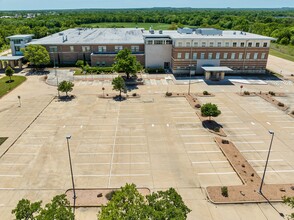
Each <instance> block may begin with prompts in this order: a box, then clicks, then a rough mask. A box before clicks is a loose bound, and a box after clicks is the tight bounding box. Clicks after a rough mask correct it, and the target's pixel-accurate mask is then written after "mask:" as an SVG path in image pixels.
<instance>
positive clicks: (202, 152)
mask: <svg viewBox="0 0 294 220" xmlns="http://www.w3.org/2000/svg"><path fill="white" fill-rule="evenodd" d="M31 80H33V79H28V83H30V82H31ZM34 83H36V84H38V83H39V84H38V85H39V87H35V89H42V93H40V95H38V96H36V94H35V93H34V92H33V89H32V91H31V93H27V94H26V95H25V97H24V103H23V107H22V108H19V107H17V105H16V104H11V105H10V107H9V108H8V109H6V110H5V111H4V110H3V111H1V112H0V117H1V121H2V120H3V118H6V117H8V116H10V117H11V118H10V121H9V123H6V124H3V123H1V125H0V131H1V132H2V133H4V132H5V131H7V130H13V128H15V127H16V128H15V131H14V133H13V135H12V134H10V133H6V134H7V135H12V136H11V137H12V138H11V139H13V140H15V143H13V141H11V142H9V143H8V142H7V143H5V144H4V145H2V146H1V147H0V149H1V152H4V148H6V149H7V148H8V147H9V144H12V145H11V147H10V148H9V150H8V151H7V152H6V153H5V154H3V156H2V157H1V159H0V213H1V218H2V219H12V218H13V216H12V215H11V214H10V212H11V210H12V209H13V208H14V207H15V206H16V204H17V201H18V200H20V199H21V198H23V197H26V198H29V199H32V200H33V201H36V200H39V199H42V200H44V202H48V201H49V200H50V199H51V198H52V197H53V195H55V194H60V193H64V192H65V190H67V189H69V188H71V180H70V171H69V162H68V154H67V145H66V136H67V135H71V139H70V141H69V143H70V148H71V152H72V161H73V171H74V179H75V183H76V187H77V188H112V187H120V186H122V185H124V184H125V183H127V182H128V183H130V182H133V183H135V184H136V185H137V186H140V187H148V188H150V189H151V191H156V190H161V189H167V188H169V187H174V188H176V189H177V190H178V192H179V193H180V194H181V195H182V197H183V199H184V200H185V202H186V204H187V205H188V206H189V208H191V209H192V212H191V213H190V214H189V219H250V218H252V219H253V218H254V219H269V218H270V219H280V218H281V217H280V216H279V215H278V214H277V212H276V211H275V210H274V209H273V208H272V207H271V206H270V205H268V204H248V205H218V206H217V205H213V204H211V203H209V202H208V201H207V199H206V192H205V187H206V186H218V185H224V186H228V185H239V184H242V183H241V181H240V179H239V178H238V176H237V174H236V173H235V172H234V170H233V169H232V167H231V166H230V164H229V163H228V161H227V159H226V158H225V156H224V155H223V154H222V153H221V150H220V149H219V148H218V146H217V145H216V144H215V142H214V140H213V137H214V135H213V134H212V133H210V132H208V131H206V130H205V129H203V127H202V124H201V122H200V120H199V118H198V117H197V116H196V114H195V111H194V110H193V109H192V108H191V106H190V105H189V103H188V102H187V101H186V99H185V98H182V97H179V98H165V97H164V93H165V91H166V89H167V85H152V86H150V85H147V86H142V87H139V88H138V89H137V90H136V91H135V92H137V93H139V94H141V98H130V99H128V100H126V101H122V102H117V101H114V100H111V99H100V98H98V96H97V95H98V93H100V91H101V88H102V86H103V85H101V84H99V83H98V84H97V85H93V86H90V87H89V86H88V85H86V84H85V85H84V84H82V83H80V84H79V83H77V84H76V85H75V88H74V92H73V93H74V94H75V95H76V98H75V99H73V100H72V101H69V102H59V101H57V100H56V99H55V100H53V101H52V102H50V101H51V100H52V99H51V98H52V97H53V96H54V95H55V93H56V92H55V90H53V89H51V90H48V92H47V93H48V94H46V91H47V89H48V88H47V86H44V85H43V84H44V83H43V82H41V81H34ZM28 86H29V85H28ZM42 86H43V87H42ZM40 87H41V88H40ZM247 88H248V90H249V89H250V90H256V91H259V90H261V89H264V90H265V91H268V89H271V90H274V91H276V90H279V89H280V87H278V86H274V85H265V86H250V85H248V86H247ZM26 89H27V88H26V85H23V86H22V87H20V88H18V89H17V90H15V91H13V93H12V95H11V96H7V97H5V98H4V99H2V100H0V103H1V106H3V105H2V103H10V102H13V100H14V99H13V96H14V95H15V94H17V93H19V92H21V91H22V90H24V91H26ZM168 89H169V90H170V91H177V92H179V91H182V92H183V91H184V92H185V91H186V89H187V85H182V86H180V85H169V88H168ZM191 89H192V90H191V91H192V92H199V91H203V90H208V91H212V92H214V93H215V97H206V98H203V97H202V98H199V99H200V101H201V102H202V103H206V102H212V103H215V104H217V105H218V106H219V108H220V110H221V111H222V114H221V115H220V116H219V117H218V118H217V119H216V120H217V121H218V122H219V123H221V124H222V125H223V127H224V129H225V131H226V133H227V134H228V138H229V139H230V140H232V141H233V142H234V144H235V145H236V146H237V147H238V149H239V150H240V151H241V152H242V154H243V155H244V156H245V157H246V159H248V161H249V162H250V164H251V165H252V166H253V167H254V168H255V169H256V171H257V172H258V174H260V175H261V174H262V171H263V168H264V164H265V158H266V154H267V150H268V147H269V142H270V137H271V136H270V135H269V134H268V130H274V131H275V139H274V142H273V148H272V153H271V157H270V161H269V167H268V172H267V175H266V179H265V182H266V183H293V182H294V175H293V173H294V168H293V167H294V161H293V159H292V158H293V156H294V148H293V146H294V145H293V144H294V126H293V120H294V119H293V118H291V117H290V116H288V115H287V114H285V113H284V112H282V111H280V110H278V109H277V108H275V107H274V106H273V105H271V104H269V103H267V102H266V101H264V100H263V99H261V98H259V97H257V96H256V97H240V96H239V95H238V94H236V92H238V91H239V86H238V85H236V86H234V85H230V86H208V85H206V84H205V83H197V84H193V85H192V87H191ZM283 89H284V88H283ZM287 89H288V90H289V91H290V92H293V91H294V89H293V88H292V86H291V85H288V87H287ZM106 92H109V93H111V92H113V91H111V86H110V85H106ZM31 97H35V99H32V98H31ZM289 97H291V93H290V95H289ZM289 100H290V99H289ZM289 100H288V99H285V100H284V103H285V104H287V102H289ZM41 103H42V105H41ZM29 106H34V108H32V107H29ZM33 109H34V110H35V111H33ZM42 110H43V111H42ZM41 111H42V112H41ZM13 115H23V116H28V115H30V116H31V118H28V117H13ZM20 125H22V126H23V127H21V126H20ZM29 125H30V126H29ZM22 132H23V133H22ZM274 206H275V207H276V208H277V209H278V210H279V211H280V212H283V213H289V212H290V210H289V209H288V208H287V207H286V206H285V205H283V204H280V203H277V204H274ZM96 213H97V209H90V208H87V209H78V210H77V219H86V218H87V219H96Z"/></svg>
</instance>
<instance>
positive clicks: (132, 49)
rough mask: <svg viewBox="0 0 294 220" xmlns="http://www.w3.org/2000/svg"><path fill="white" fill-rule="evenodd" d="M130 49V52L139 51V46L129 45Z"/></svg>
mask: <svg viewBox="0 0 294 220" xmlns="http://www.w3.org/2000/svg"><path fill="white" fill-rule="evenodd" d="M131 51H132V52H139V51H140V47H139V46H131Z"/></svg>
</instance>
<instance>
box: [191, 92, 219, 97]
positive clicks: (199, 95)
mask: <svg viewBox="0 0 294 220" xmlns="http://www.w3.org/2000/svg"><path fill="white" fill-rule="evenodd" d="M195 95H196V96H198V97H214V96H215V95H214V94H212V93H209V95H204V94H203V93H195Z"/></svg>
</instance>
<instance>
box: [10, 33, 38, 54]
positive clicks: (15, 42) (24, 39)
mask: <svg viewBox="0 0 294 220" xmlns="http://www.w3.org/2000/svg"><path fill="white" fill-rule="evenodd" d="M33 36H34V35H33V34H20V35H13V36H10V37H7V38H8V39H9V40H10V48H11V51H12V56H22V55H23V53H22V52H21V49H22V48H25V46H26V45H27V44H28V43H29V42H31V41H32V39H33Z"/></svg>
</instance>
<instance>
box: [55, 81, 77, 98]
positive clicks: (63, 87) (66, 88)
mask: <svg viewBox="0 0 294 220" xmlns="http://www.w3.org/2000/svg"><path fill="white" fill-rule="evenodd" d="M73 87H74V84H73V83H72V82H70V81H65V80H64V81H62V82H61V83H59V84H58V88H57V90H58V91H60V92H65V94H66V96H68V92H71V91H72V90H73Z"/></svg>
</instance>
